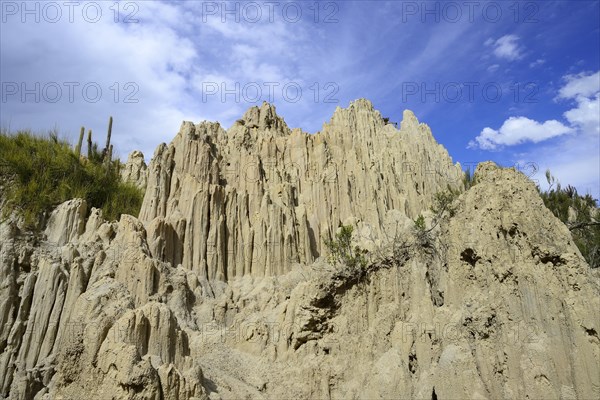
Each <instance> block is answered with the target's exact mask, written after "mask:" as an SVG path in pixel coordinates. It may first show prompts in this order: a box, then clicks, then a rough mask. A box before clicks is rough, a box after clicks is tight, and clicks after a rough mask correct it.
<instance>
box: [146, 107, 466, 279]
mask: <svg viewBox="0 0 600 400" xmlns="http://www.w3.org/2000/svg"><path fill="white" fill-rule="evenodd" d="M448 185H450V186H452V187H454V188H457V187H459V185H462V172H461V169H460V166H459V165H453V164H452V160H451V159H450V157H449V155H448V153H447V151H446V150H445V149H444V148H443V147H442V146H440V145H439V144H437V143H436V142H435V140H434V139H433V136H432V135H431V132H430V130H429V128H428V127H427V126H426V125H424V124H419V122H418V121H417V119H416V118H415V116H414V115H413V114H412V112H410V111H406V112H405V114H404V120H403V121H402V124H401V128H400V130H399V131H398V130H397V129H395V128H394V126H393V125H391V124H386V123H385V122H384V119H383V118H382V117H381V115H380V114H379V112H378V111H376V110H374V109H373V106H372V104H371V103H370V102H368V101H366V100H357V101H355V102H353V103H351V104H350V106H349V107H348V108H347V109H340V108H338V109H337V110H336V111H335V113H334V115H333V117H332V118H331V121H330V122H329V123H327V124H325V125H324V126H323V129H322V131H321V132H319V133H317V134H316V135H309V134H307V133H304V132H302V131H301V130H299V129H295V130H293V131H290V129H289V128H288V127H287V125H286V124H285V122H284V121H283V119H282V118H280V117H279V116H277V114H276V113H275V108H274V107H273V106H272V105H270V104H267V103H264V104H263V105H262V106H261V107H260V108H258V107H253V108H251V109H250V110H249V111H248V112H247V113H246V114H245V115H244V117H243V118H242V119H240V120H238V121H237V122H236V123H235V124H234V126H233V127H231V128H230V129H229V130H228V131H225V130H223V129H222V128H221V126H220V125H219V124H217V123H211V122H203V123H201V124H198V125H193V124H192V123H189V122H184V123H183V125H182V126H181V129H180V131H179V133H178V134H177V136H176V137H175V139H174V140H173V142H172V143H171V144H170V145H169V146H166V145H163V146H160V147H159V148H158V149H157V151H156V154H155V155H154V158H153V159H152V162H151V164H150V167H149V178H148V190H147V191H146V196H145V199H144V203H143V206H142V210H141V213H140V220H141V221H143V222H144V224H145V225H146V227H147V230H148V235H149V237H150V249H151V252H152V254H153V255H154V256H155V257H157V258H159V259H162V260H164V261H168V262H170V263H171V264H172V265H178V264H182V265H183V266H184V268H186V269H190V270H193V271H194V272H196V273H197V274H198V275H199V276H202V277H206V278H208V279H209V280H214V279H217V280H223V281H228V280H230V279H231V278H234V277H241V276H243V275H248V274H250V275H253V276H269V275H280V274H283V273H286V272H289V271H290V269H291V268H292V265H293V264H294V263H304V264H306V263H311V262H313V261H314V260H316V259H317V258H318V257H319V256H320V255H322V254H323V251H324V249H323V242H322V239H323V238H331V237H332V236H333V234H334V232H335V230H336V229H337V227H338V226H339V224H340V223H342V222H346V221H348V220H353V221H357V222H358V223H360V226H359V227H360V228H363V229H365V230H368V231H369V232H368V234H371V235H372V237H373V238H375V237H377V236H378V234H379V233H380V232H381V229H382V227H383V225H384V224H385V223H386V221H389V220H390V219H393V218H395V217H394V216H389V215H388V214H389V213H390V212H391V213H400V214H402V215H406V216H409V217H416V215H417V214H419V213H420V212H421V211H422V210H426V209H427V208H428V207H429V205H430V204H431V201H432V199H433V195H434V194H435V193H437V192H438V191H439V190H441V189H446V187H447V186H448ZM366 234H367V233H365V235H366Z"/></svg>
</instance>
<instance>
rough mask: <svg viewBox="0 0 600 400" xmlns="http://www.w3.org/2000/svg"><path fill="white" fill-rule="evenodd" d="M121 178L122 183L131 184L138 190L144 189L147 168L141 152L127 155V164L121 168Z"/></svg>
mask: <svg viewBox="0 0 600 400" xmlns="http://www.w3.org/2000/svg"><path fill="white" fill-rule="evenodd" d="M121 178H122V179H123V181H124V182H128V183H131V184H133V185H135V186H137V187H139V188H140V189H145V188H146V184H147V182H148V166H147V165H146V161H145V160H144V154H143V153H142V152H141V151H138V150H135V151H132V152H131V153H130V154H129V157H128V158H127V162H126V163H125V164H124V165H123V166H122V169H121Z"/></svg>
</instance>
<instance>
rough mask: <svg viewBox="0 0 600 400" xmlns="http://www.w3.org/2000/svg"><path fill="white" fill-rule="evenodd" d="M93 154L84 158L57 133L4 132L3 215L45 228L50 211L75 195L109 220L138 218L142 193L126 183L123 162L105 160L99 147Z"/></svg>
mask: <svg viewBox="0 0 600 400" xmlns="http://www.w3.org/2000/svg"><path fill="white" fill-rule="evenodd" d="M80 150H81V149H80ZM91 153H92V158H91V159H80V158H79V157H78V156H77V152H76V150H73V149H72V147H71V145H70V144H69V143H68V142H67V141H65V140H60V139H59V138H58V135H57V134H56V133H55V132H52V133H51V134H50V135H49V136H47V137H42V136H36V135H34V134H32V133H31V132H29V131H20V132H17V133H15V134H10V133H8V132H2V133H0V186H2V187H3V190H2V192H3V193H2V197H3V198H4V201H5V202H6V203H5V206H4V210H3V211H4V212H3V215H2V217H3V218H5V217H7V215H8V214H10V213H11V212H12V211H17V212H18V213H20V214H21V215H22V216H23V217H24V219H25V223H26V224H27V225H28V226H29V227H39V223H40V221H41V220H42V217H43V215H44V214H45V213H47V212H49V211H51V210H52V209H53V208H54V207H56V206H57V205H59V204H60V203H62V202H64V201H67V200H69V199H72V198H75V197H79V198H83V199H85V200H86V201H87V203H88V205H89V206H92V207H97V208H102V209H103V213H104V217H105V218H107V219H118V218H119V217H120V215H121V214H132V215H137V214H138V213H139V209H140V207H141V203H142V197H143V194H142V192H141V190H139V189H138V188H136V187H135V186H133V185H130V184H126V183H124V182H122V181H121V178H120V174H119V168H120V162H119V161H118V160H110V161H108V162H107V161H103V160H101V157H99V154H98V151H97V146H94V149H92V151H91Z"/></svg>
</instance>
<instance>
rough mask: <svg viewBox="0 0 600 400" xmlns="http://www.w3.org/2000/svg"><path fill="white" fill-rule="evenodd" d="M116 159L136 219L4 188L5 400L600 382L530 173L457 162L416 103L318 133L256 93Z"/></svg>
mask: <svg viewBox="0 0 600 400" xmlns="http://www.w3.org/2000/svg"><path fill="white" fill-rule="evenodd" d="M82 136H83V134H82ZM80 147H81V146H80ZM79 150H81V148H80V149H79ZM120 175H121V176H122V179H123V180H124V181H126V182H129V184H130V186H132V185H135V186H136V187H138V188H140V189H141V190H142V191H143V201H142V202H141V209H140V211H139V214H138V215H133V216H132V215H128V214H125V213H123V214H122V215H120V217H119V218H118V220H110V219H111V218H110V217H107V214H106V213H105V212H103V210H101V209H99V208H95V207H93V206H92V204H90V202H89V201H86V200H85V199H78V198H74V199H72V200H69V201H66V202H64V203H62V204H60V205H58V207H55V208H53V210H52V211H51V212H50V213H48V215H47V218H45V219H44V220H43V224H42V225H41V226H39V227H38V229H33V228H31V227H30V226H29V224H27V223H26V221H25V220H24V218H23V217H22V216H21V214H19V212H18V210H13V208H10V209H9V208H8V204H9V202H8V201H7V199H5V198H4V196H3V193H4V190H5V189H6V188H7V187H9V186H10V185H11V181H10V180H8V181H7V180H5V181H4V182H3V183H2V185H3V187H4V189H2V190H3V191H2V192H0V204H1V206H2V208H3V210H1V211H2V216H3V217H2V219H1V221H2V222H1V223H0V282H1V285H0V397H2V398H7V399H23V400H25V399H36V400H42V399H43V400H60V399H64V400H67V399H69V400H71V399H73V400H80V399H88V400H94V399H98V400H105V399H106V400H108V399H140V400H141V399H152V400H191V399H196V400H198V399H440V400H443V399H503V398H506V399H598V398H600V336H599V332H600V315H599V313H598V310H600V297H599V294H600V284H599V279H598V277H599V275H598V269H597V268H591V267H590V265H589V263H588V262H587V261H586V259H585V258H584V256H582V253H581V252H580V250H579V249H578V247H577V245H576V242H575V239H574V236H573V232H572V231H570V230H569V227H568V226H567V225H565V223H563V222H561V220H560V219H558V218H556V217H555V216H554V214H553V212H552V211H550V210H549V209H548V208H547V207H546V206H545V205H544V202H543V200H542V198H541V197H540V193H539V190H538V188H536V186H535V184H534V183H533V182H532V181H530V180H529V179H528V178H527V177H526V176H525V175H523V174H522V173H520V172H518V171H515V170H514V169H506V168H501V167H499V166H497V165H496V164H494V163H491V162H485V163H481V164H480V165H479V166H478V167H477V169H476V171H475V173H474V176H473V177H465V174H464V172H463V170H462V168H461V166H460V165H459V164H458V163H453V161H452V159H451V157H450V156H449V154H448V152H447V151H446V149H444V148H443V147H442V146H441V145H440V144H438V143H437V142H436V141H435V139H434V137H433V136H432V133H431V131H430V129H429V127H428V126H427V125H425V124H423V123H419V121H418V120H417V118H416V117H415V115H414V114H413V113H412V112H410V111H405V112H404V116H403V120H402V122H401V123H400V124H399V125H398V126H396V125H395V124H392V123H389V122H388V120H387V119H385V118H383V117H382V116H381V114H380V113H379V112H378V111H376V110H375V109H374V108H373V106H372V104H371V103H370V102H369V101H367V100H357V101H355V102H353V103H351V104H350V105H349V106H348V108H338V109H336V111H335V113H334V114H333V116H332V117H331V120H330V121H329V122H327V123H325V124H324V125H323V128H322V130H321V131H320V132H318V133H317V134H308V133H305V132H303V131H302V130H300V129H294V130H291V129H290V128H289V127H288V126H287V124H286V123H285V121H284V119H283V118H282V117H280V116H278V115H277V114H276V111H275V107H274V106H272V105H270V104H267V103H264V104H263V105H262V106H260V107H252V108H250V109H249V110H248V111H247V112H246V114H245V115H244V116H243V117H242V118H241V119H239V120H237V122H236V123H235V124H234V125H233V126H232V127H231V128H229V129H228V130H225V129H224V128H223V127H222V126H221V125H220V124H219V123H216V122H202V123H200V124H193V123H191V122H184V123H183V124H182V125H181V128H180V130H179V132H178V133H177V135H176V136H175V138H174V139H173V141H172V142H171V143H170V144H161V145H160V146H158V148H157V149H156V151H155V153H154V155H153V156H152V159H151V162H150V163H149V165H148V166H146V164H145V163H144V156H143V155H142V154H141V153H139V152H134V153H132V154H131V155H130V157H129V161H128V162H127V164H125V165H124V166H123V168H122V169H121V170H120ZM105 217H107V218H106V219H105Z"/></svg>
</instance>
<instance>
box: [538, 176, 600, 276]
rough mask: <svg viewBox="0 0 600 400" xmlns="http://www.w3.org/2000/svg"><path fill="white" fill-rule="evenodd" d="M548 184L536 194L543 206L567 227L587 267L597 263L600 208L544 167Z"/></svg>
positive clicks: (599, 263)
mask: <svg viewBox="0 0 600 400" xmlns="http://www.w3.org/2000/svg"><path fill="white" fill-rule="evenodd" d="M546 180H547V181H548V185H549V188H548V190H546V191H541V189H540V188H539V187H538V191H539V192H540V196H541V197H542V200H543V201H544V204H545V205H546V207H547V208H548V209H549V210H550V211H552V213H553V214H554V215H555V216H556V217H557V218H558V219H560V220H561V221H562V222H563V223H564V224H565V225H567V227H568V228H569V230H570V231H571V234H572V236H573V240H574V241H575V244H576V245H577V247H578V248H579V251H580V252H581V254H582V255H583V257H584V258H585V259H586V261H587V262H588V264H590V267H591V268H598V267H600V210H599V209H598V208H596V200H594V198H593V197H592V196H591V195H589V194H586V195H585V196H581V195H580V194H579V193H577V189H575V188H574V187H573V186H571V185H567V186H566V187H564V188H563V187H562V186H561V184H560V183H559V182H558V181H557V180H556V178H555V177H554V176H552V174H551V173H550V171H549V170H547V171H546Z"/></svg>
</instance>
